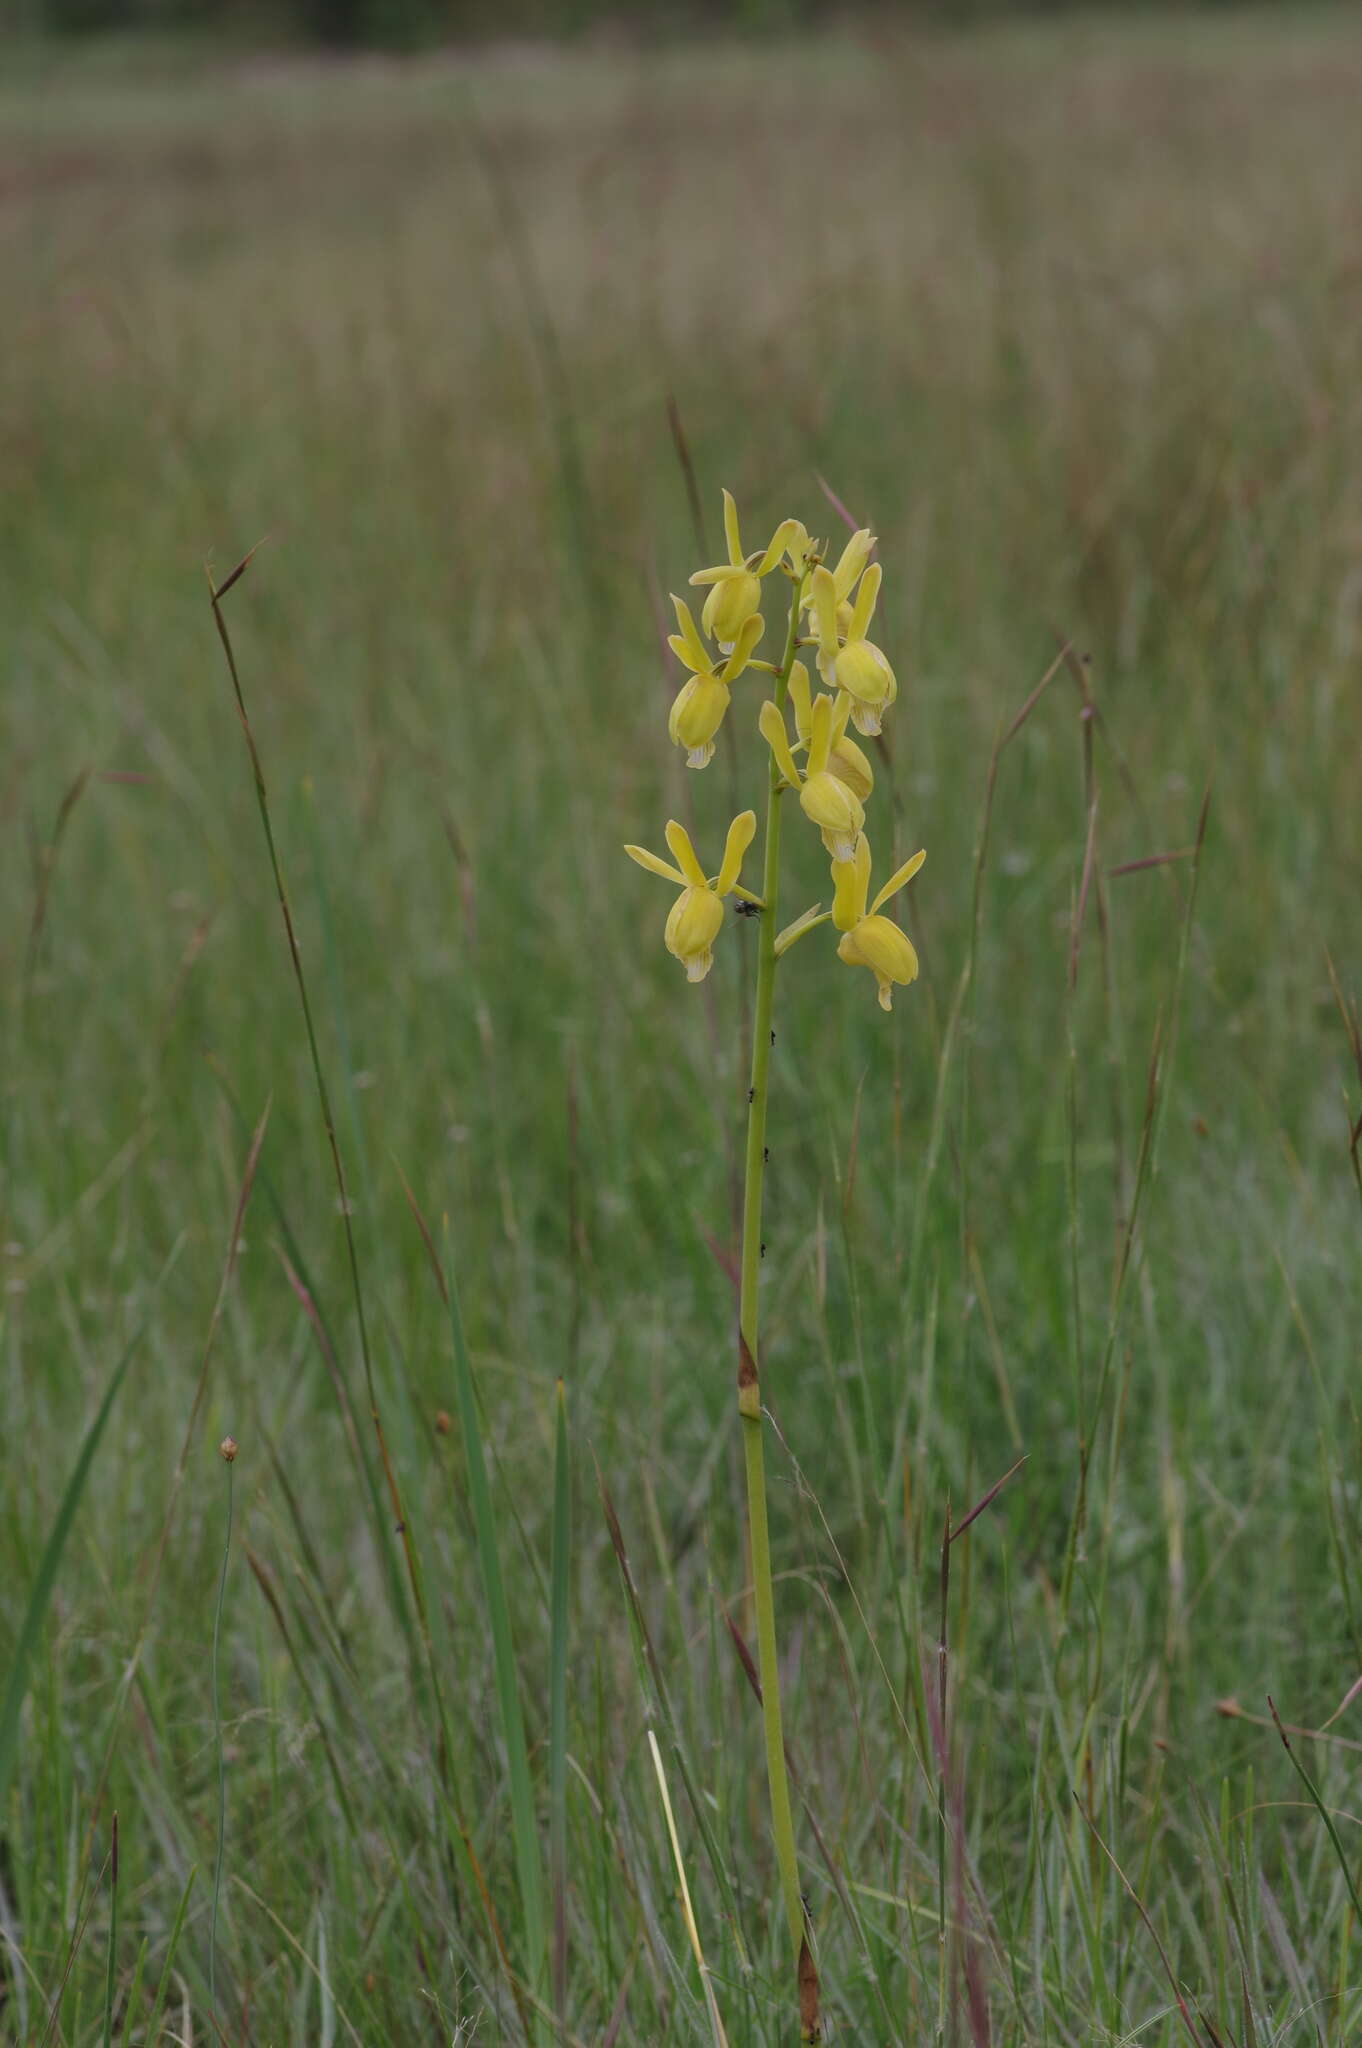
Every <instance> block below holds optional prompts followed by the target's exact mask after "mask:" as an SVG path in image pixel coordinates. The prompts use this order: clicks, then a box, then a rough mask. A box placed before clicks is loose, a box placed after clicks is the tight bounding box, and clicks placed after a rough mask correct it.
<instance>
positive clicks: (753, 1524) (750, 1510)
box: [738, 578, 804, 1959]
mask: <svg viewBox="0 0 1362 2048" xmlns="http://www.w3.org/2000/svg"><path fill="white" fill-rule="evenodd" d="M803 593H804V583H803V579H802V578H801V580H800V581H799V582H798V583H797V584H796V586H795V590H794V594H793V598H792V600H791V604H790V624H789V630H788V632H787V634H786V639H785V653H784V657H783V659H782V661H781V664H780V667H779V668H778V669H777V670H776V672H775V702H776V708H777V710H779V711H780V712H781V713H782V715H783V713H784V709H785V698H786V690H787V686H788V683H789V679H790V668H791V665H792V664H793V661H794V655H795V643H796V636H797V633H798V627H799V607H800V600H801V599H802V597H803ZM782 787H783V784H782V782H781V777H780V771H779V769H778V768H777V766H776V763H775V759H774V757H773V758H772V760H771V764H770V781H769V783H768V786H767V797H766V844H765V855H764V860H763V864H762V887H761V894H762V904H763V908H762V911H761V922H760V927H759V934H758V941H757V987H756V999H755V1004H754V1009H753V1018H752V1085H751V1088H750V1091H749V1094H748V1107H747V1157H746V1164H745V1169H744V1174H743V1207H742V1267H741V1275H742V1278H741V1287H740V1292H739V1298H738V1331H739V1344H738V1412H739V1415H740V1417H741V1426H742V1438H743V1462H744V1466H745V1469H746V1475H747V1525H748V1535H749V1540H750V1544H751V1552H752V1594H753V1600H754V1603H755V1607H756V1618H757V1667H758V1671H759V1673H760V1676H761V1710H762V1723H763V1728H764V1733H765V1737H766V1778H767V1784H768V1786H769V1788H770V1797H771V1836H772V1840H773V1842H774V1844H775V1852H776V1865H777V1868H778V1869H779V1872H780V1888H781V1893H782V1896H783V1899H784V1904H785V1917H786V1919H787V1920H788V1922H789V1929H790V1943H791V1946H792V1948H793V1950H794V1954H795V1957H796V1959H797V1958H798V1956H799V1953H800V1949H801V1946H802V1944H803V1939H804V1909H803V1904H802V1901H801V1899H800V1892H799V1863H798V1858H797V1855H796V1852H795V1836H794V1818H793V1815H792V1812H791V1808H790V1781H789V1776H788V1774H787V1772H786V1768H785V1736H784V1731H783V1727H782V1723H781V1712H780V1662H779V1656H778V1653H777V1649H776V1605H775V1588H774V1585H773V1583H772V1577H771V1537H770V1531H769V1528H768V1525H767V1519H766V1468H765V1449H764V1443H763V1425H762V1403H761V1382H760V1377H759V1371H758V1363H757V1361H758V1355H759V1354H758V1350H757V1320H758V1318H757V1297H758V1291H759V1279H760V1272H761V1254H762V1243H761V1205H762V1189H763V1182H764V1179H765V1166H766V1101H767V1093H768V1083H769V1076H770V1063H771V1041H772V1038H773V1036H774V1033H773V1031H772V1028H771V1016H772V1010H773V1005H774V998H775V982H776V922H777V915H776V913H777V902H778V897H779V893H780V795H781V789H782Z"/></svg>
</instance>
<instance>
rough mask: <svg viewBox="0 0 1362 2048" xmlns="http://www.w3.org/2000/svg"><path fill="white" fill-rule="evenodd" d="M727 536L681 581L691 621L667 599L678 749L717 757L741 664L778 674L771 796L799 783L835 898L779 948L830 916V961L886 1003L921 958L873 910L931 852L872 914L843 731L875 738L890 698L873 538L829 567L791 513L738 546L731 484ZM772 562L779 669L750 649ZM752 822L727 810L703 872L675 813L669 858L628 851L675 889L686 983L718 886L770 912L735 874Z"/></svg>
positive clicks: (865, 769)
mask: <svg viewBox="0 0 1362 2048" xmlns="http://www.w3.org/2000/svg"><path fill="white" fill-rule="evenodd" d="M724 533H725V538H726V540H727V545H728V560H727V561H726V562H721V563H719V564H718V565H716V566H715V567H712V568H706V569H698V570H697V571H696V572H695V574H694V575H693V576H692V577H691V579H690V580H691V583H692V584H694V585H699V586H701V587H702V588H704V589H705V590H706V592H707V595H706V597H705V600H704V605H703V608H702V610H701V614H700V622H699V624H698V625H697V624H696V621H695V618H694V615H693V613H692V612H691V609H690V607H689V606H688V605H687V604H685V603H684V602H683V600H682V599H681V598H679V597H673V599H672V603H673V604H674V606H675V607H676V618H677V631H676V632H675V633H674V634H672V635H671V637H670V639H669V640H668V643H667V644H668V645H669V647H670V648H671V649H672V651H673V653H674V654H675V655H676V656H677V658H678V660H679V661H681V662H682V664H683V665H684V666H685V668H686V669H687V671H688V675H687V678H686V681H685V682H684V683H683V684H682V685H681V688H680V690H679V691H678V693H677V696H676V700H675V702H674V703H673V705H672V708H671V715H670V719H669V721H668V730H669V732H670V736H671V739H672V741H673V743H674V744H675V745H677V746H679V747H683V748H684V749H685V753H686V765H687V767H690V768H697V769H698V768H704V767H706V766H707V765H708V764H709V762H710V761H711V760H712V759H713V756H714V748H715V741H716V739H717V737H718V733H719V730H720V727H721V726H722V724H723V722H724V719H725V717H726V716H727V714H728V711H729V707H730V705H731V702H732V693H733V687H734V685H735V684H737V683H738V682H739V681H740V679H741V678H743V677H744V676H746V675H749V674H757V675H761V676H763V677H764V678H768V679H773V691H774V693H773V695H771V696H769V697H766V698H765V699H764V701H763V702H762V704H761V707H760V710H759V713H758V716H757V729H758V731H759V732H760V733H761V736H762V738H763V739H764V740H765V741H766V744H767V746H768V747H769V749H770V753H771V759H772V762H773V773H774V777H775V780H774V782H773V784H772V787H773V789H774V790H775V791H776V793H777V794H778V793H779V792H780V791H782V790H784V789H787V788H788V789H790V790H791V791H793V792H795V793H797V795H798V799H799V807H800V809H801V811H802V812H803V813H804V816H805V817H806V818H807V819H808V820H809V822H810V823H811V824H812V825H815V826H816V827H817V829H818V831H819V832H820V833H821V835H822V840H823V845H824V848H825V849H826V851H827V853H828V854H829V856H830V858H831V864H832V875H831V880H832V888H833V900H832V904H831V907H830V908H828V909H823V908H822V907H821V906H819V905H815V906H814V907H813V908H812V909H811V910H808V911H806V912H805V913H804V915H803V916H802V917H800V918H797V919H796V920H795V922H794V923H793V924H792V925H788V926H786V928H785V930H784V931H782V932H781V933H780V934H779V936H778V937H777V938H776V940H775V942H774V949H775V957H776V958H777V959H778V958H780V957H781V956H782V955H783V954H785V953H786V952H788V951H789V949H790V947H791V946H792V945H794V944H795V943H796V942H797V941H798V940H799V939H801V938H803V937H804V936H805V934H806V933H808V932H811V931H813V930H815V929H816V927H817V926H819V925H821V924H825V923H827V922H828V921H829V920H830V921H831V923H832V924H833V926H834V928H835V929H836V930H837V931H838V932H840V933H841V939H840V942H839V944H838V947H837V954H838V958H839V959H841V960H844V961H846V962H847V963H848V964H849V965H852V966H863V967H868V968H869V969H870V970H871V972H872V973H873V974H874V976H875V980H876V983H877V985H878V989H879V1000H880V1005H881V1007H882V1008H883V1009H886V1010H887V1009H889V1007H890V1005H891V1002H892V1000H893V991H894V989H895V987H903V986H906V984H907V983H909V982H911V981H913V980H915V979H916V977H917V971H918V959H917V953H916V951H915V950H914V948H913V945H912V943H911V941H910V940H909V939H908V937H907V936H906V934H905V933H904V932H903V931H902V929H901V928H900V927H899V926H898V925H897V924H895V923H894V922H893V920H892V919H891V918H888V917H885V916H883V915H882V914H881V906H882V905H883V904H884V903H886V902H887V901H888V900H889V898H890V897H891V896H893V895H894V894H895V893H896V892H897V891H898V890H899V889H901V888H902V887H903V886H904V884H905V883H906V882H908V881H910V880H911V878H912V876H913V875H915V874H916V873H917V870H918V869H919V868H920V867H921V865H922V863H923V861H924V859H925V858H926V855H925V854H924V853H920V852H919V853H916V854H914V855H913V857H912V859H911V860H909V861H908V862H906V863H905V864H904V866H902V867H901V868H899V869H898V870H897V872H896V873H895V874H894V875H893V876H891V878H890V880H889V881H888V883H886V885H885V887H884V888H883V889H881V890H880V892H879V894H878V895H877V896H876V897H875V899H874V902H873V904H872V905H871V906H870V908H869V910H867V907H866V904H867V898H868V895H869V887H870V845H869V842H868V840H867V838H866V835H865V806H866V803H867V802H868V800H869V798H870V795H871V793H872V791H873V789H874V786H875V775H874V770H873V768H872V767H871V764H870V762H869V760H868V759H867V758H866V756H865V754H864V753H863V752H862V750H861V748H860V747H859V746H858V745H857V744H856V742H855V740H853V739H851V738H849V737H848V733H847V728H848V726H849V725H850V726H854V728H855V729H856V731H857V732H859V733H861V734H863V735H866V736H874V735H877V734H878V733H879V732H880V730H881V720H882V718H883V716H884V714H885V713H886V712H887V711H888V710H889V708H890V706H891V705H892V704H893V703H894V700H895V698H896V697H897V695H898V684H897V682H896V680H895V677H894V671H893V669H892V668H891V667H890V664H889V661H888V658H887V656H886V655H885V654H884V653H883V651H882V650H881V649H880V648H879V647H877V646H876V645H875V644H874V643H873V642H872V641H871V640H870V639H869V638H868V635H869V632H870V629H871V622H872V620H873V617H874V612H875V604H876V601H877V599H878V597H879V591H880V581H881V574H882V572H881V569H880V566H879V564H878V562H874V561H872V560H871V555H872V554H873V552H874V547H875V536H874V534H872V533H871V532H870V531H869V529H868V528H865V527H863V528H861V529H860V530H859V531H858V532H856V533H853V534H852V536H851V539H850V540H849V541H848V542H847V544H846V546H845V547H844V548H843V550H842V553H841V556H840V558H839V560H838V561H837V564H836V566H835V567H833V568H828V567H827V566H826V565H825V563H824V560H823V552H824V551H823V548H822V545H821V543H819V542H817V541H814V540H812V539H811V538H810V536H809V533H808V531H807V530H806V528H805V527H804V526H803V525H802V524H801V522H800V521H799V520H797V519H784V520H782V521H781V523H780V525H779V526H778V527H777V528H776V530H775V533H774V534H773V535H772V537H771V540H770V543H769V545H768V546H767V547H766V548H764V549H760V550H758V551H757V552H756V553H755V554H746V553H744V551H743V546H742V539H741V535H740V531H739V526H738V511H737V506H736V505H735V504H734V501H733V497H732V494H731V492H729V491H725V492H724ZM777 571H778V572H780V573H781V574H782V575H783V576H784V577H785V578H786V579H788V581H789V583H790V584H791V585H792V586H793V589H792V592H791V603H790V619H789V634H788V639H787V645H786V651H785V658H784V660H783V661H782V662H781V664H780V665H779V666H777V665H775V664H773V663H771V662H765V661H759V660H758V659H757V658H756V650H757V647H758V644H759V643H760V641H761V638H762V635H763V633H764V631H765V621H764V619H763V617H762V613H761V600H762V588H763V584H764V582H765V580H766V578H767V577H769V576H771V575H772V574H773V573H775V572H777ZM710 642H712V643H713V645H712V647H711V645H709V644H708V643H710ZM803 649H807V650H808V651H810V652H811V653H812V655H813V659H814V665H815V667H816V670H817V674H818V679H819V682H820V683H821V684H822V686H823V687H822V689H820V690H819V691H818V692H817V694H814V693H813V691H812V689H811V685H810V678H809V672H808V669H807V668H806V666H805V664H804V663H803V662H802V661H799V660H796V659H795V655H796V653H797V651H799V650H803ZM787 702H788V704H789V706H790V708H791V710H792V711H793V714H794V726H795V731H794V737H793V739H792V738H791V736H790V733H789V729H788V726H787V723H786V704H787ZM801 756H802V759H801V758H799V757H801ZM755 832H756V817H755V815H754V813H753V812H751V811H744V812H742V813H741V814H740V816H738V817H737V818H735V819H734V820H733V823H732V825H731V826H730V827H729V831H728V838H727V843H726V846H725V849H724V856H723V861H722V864H721V866H720V869H719V872H718V875H717V876H716V877H715V879H714V880H713V881H712V882H711V881H710V880H709V879H708V877H707V876H706V874H705V872H704V870H703V869H702V868H701V866H700V863H699V860H698V859H697V857H696V854H695V851H694V849H693V847H692V845H691V842H690V838H689V836H688V834H687V833H686V832H685V830H684V829H683V827H682V826H680V825H679V824H677V822H676V821H675V819H672V820H671V821H670V822H669V823H668V825H667V828H666V838H667V844H668V846H669V847H670V849H671V851H672V854H673V857H674V861H675V865H672V863H670V862H667V861H665V860H662V859H660V858H659V857H658V855H656V854H653V853H649V852H647V851H646V849H645V848H643V847H641V846H627V847H626V848H625V852H626V853H628V854H629V855H630V857H631V858H632V859H634V860H636V861H637V862H638V863H639V865H640V866H641V867H645V868H648V869H649V870H650V871H651V872H652V873H654V874H658V875H661V876H662V877H663V878H664V879H665V880H667V881H671V882H674V883H676V884H677V885H678V887H679V888H680V890H681V894H680V896H679V897H678V898H677V900H676V902H675V904H674V905H673V907H672V911H671V914H670V916H669V917H668V919H667V925H666V933H665V943H666V946H667V950H668V952H670V953H671V954H673V955H674V956H675V958H676V959H678V960H679V961H680V962H681V964H682V965H683V967H684V968H685V970H686V974H687V977H688V978H689V979H690V980H691V981H703V980H704V978H705V976H706V975H707V974H708V972H709V970H710V967H711V965H712V964H713V959H714V951H713V948H714V941H715V939H716V938H717V937H718V935H719V932H720V931H721V929H722V927H723V899H724V898H725V897H726V896H729V895H731V896H733V897H735V898H736V899H738V901H739V903H740V905H742V906H744V907H747V908H749V909H750V908H755V909H757V910H759V911H760V910H765V909H766V908H767V905H766V904H765V902H764V901H763V900H762V899H761V898H759V897H756V896H754V895H752V894H751V892H750V891H748V890H747V889H744V888H743V887H742V886H741V884H740V882H739V879H738V877H739V873H740V871H741V866H742V859H743V855H744V854H745V853H746V851H747V848H748V846H749V845H750V843H751V841H752V838H753V836H754V834H755Z"/></svg>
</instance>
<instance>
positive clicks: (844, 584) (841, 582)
mask: <svg viewBox="0 0 1362 2048" xmlns="http://www.w3.org/2000/svg"><path fill="white" fill-rule="evenodd" d="M874 545H875V536H874V534H873V533H872V532H871V531H870V528H869V527H868V526H862V527H860V528H859V529H858V531H857V532H855V533H853V534H852V536H851V539H850V540H849V541H848V542H847V544H846V546H845V547H844V548H843V549H842V558H841V560H840V561H839V562H838V564H837V567H836V568H835V569H834V570H833V572H832V582H833V588H834V589H835V590H836V592H837V602H838V604H841V603H842V602H843V600H844V599H845V598H847V597H848V596H849V595H850V593H851V586H852V584H853V583H854V582H855V581H856V578H857V577H858V576H859V575H860V573H861V571H862V569H864V567H865V565H866V563H867V562H868V561H869V559H870V550H871V549H872V548H873V547H874Z"/></svg>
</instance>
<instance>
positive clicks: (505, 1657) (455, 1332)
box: [445, 1220, 544, 1990]
mask: <svg viewBox="0 0 1362 2048" xmlns="http://www.w3.org/2000/svg"><path fill="white" fill-rule="evenodd" d="M445 1280H446V1286H447V1289H448V1296H449V1326H450V1334H451V1337H452V1339H453V1344H454V1388H455V1396H456V1400H457V1405H458V1411H459V1426H460V1428H461V1429H462V1431H463V1443H464V1457H465V1460H466V1463H467V1468H468V1497H469V1502H470V1504H471V1506H472V1510H473V1527H474V1532H475V1534H476V1537H477V1546H478V1566H479V1569H480V1571H481V1573H482V1587H483V1597H484V1599H485V1600H486V1603H487V1620H488V1625H489V1627H490V1628H491V1631H492V1656H493V1662H494V1665H495V1669H496V1686H497V1705H498V1709H499V1711H500V1715H501V1732H502V1739H503V1741H504V1742H505V1745H506V1768H507V1773H508V1776H509V1779H510V1791H511V1831H512V1835H513V1837H514V1844H515V1860H516V1875H517V1878H518V1881H519V1885H520V1909H521V1913H522V1915H523V1918H524V1923H525V1926H524V1954H525V1961H526V1975H527V1977H528V1980H529V1983H530V1985H531V1987H532V1989H535V1990H538V1988H539V1985H540V1982H541V1980H542V1976H543V1966H544V1904H543V1887H542V1878H541V1873H540V1864H539V1836H538V1830H537V1829H536V1827H535V1819H534V1790H533V1787H532V1785H531V1783H530V1763H529V1756H528V1753H527V1751H526V1748H525V1718H524V1715H523V1713H522V1712H521V1705H520V1683H519V1677H518V1674H517V1671H516V1663H515V1649H514V1646H513V1644H512V1641H511V1617H510V1611H509V1609H508V1608H507V1605H506V1586H505V1581H504V1579H503V1577H502V1570H501V1551H500V1547H499V1545H498V1543H497V1527H496V1518H495V1516H494V1515H493V1512H492V1493H491V1488H490V1487H489V1485H488V1483H487V1460H486V1456H485V1454H484V1451H483V1442H482V1431H481V1428H480V1425H479V1422H478V1404H477V1397H476V1394H475V1392H474V1387H473V1363H472V1360H471V1359H470V1357H469V1355H468V1346H467V1343H466V1342H465V1340H464V1331H463V1318H462V1316H461V1315H460V1313H459V1295H458V1288H457V1286H456V1284H455V1278H454V1270H453V1263H452V1260H451V1257H450V1249H449V1225H448V1221H447V1220H446V1224H445Z"/></svg>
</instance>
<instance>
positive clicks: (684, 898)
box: [663, 887, 724, 981]
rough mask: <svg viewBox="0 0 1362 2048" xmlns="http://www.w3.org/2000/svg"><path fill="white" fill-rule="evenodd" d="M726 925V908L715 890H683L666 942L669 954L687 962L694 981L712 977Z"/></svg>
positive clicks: (670, 918)
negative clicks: (716, 948) (716, 946)
mask: <svg viewBox="0 0 1362 2048" xmlns="http://www.w3.org/2000/svg"><path fill="white" fill-rule="evenodd" d="M723 922H724V906H723V904H722V903H721V902H720V901H719V899H718V897H717V896H716V895H715V894H714V891H713V890H712V889H706V888H703V887H701V888H698V889H683V890H682V892H681V894H680V895H679V896H678V897H677V899H676V901H675V903H673V905H672V907H671V914H670V915H669V917H668V919H667V928H666V931H665V933H664V935H663V939H664V943H665V945H666V948H667V951H668V952H669V953H670V954H672V956H673V957H674V958H675V959H677V960H680V961H682V962H684V964H685V968H686V972H687V974H688V975H689V976H690V979H691V980H692V981H703V980H704V978H705V976H706V975H707V974H708V973H709V970H710V967H711V965H712V964H713V959H714V954H713V950H712V948H713V945H714V941H715V939H716V938H717V937H718V935H719V933H720V932H721V931H722V929H723Z"/></svg>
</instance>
